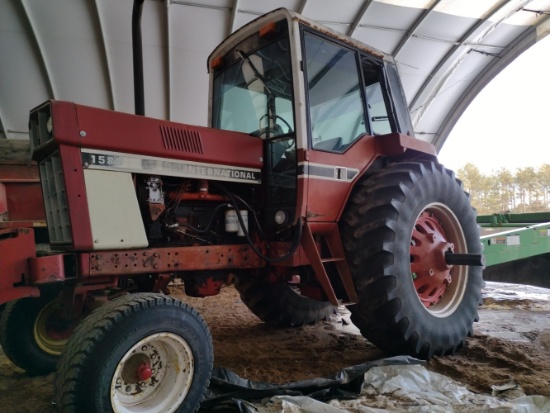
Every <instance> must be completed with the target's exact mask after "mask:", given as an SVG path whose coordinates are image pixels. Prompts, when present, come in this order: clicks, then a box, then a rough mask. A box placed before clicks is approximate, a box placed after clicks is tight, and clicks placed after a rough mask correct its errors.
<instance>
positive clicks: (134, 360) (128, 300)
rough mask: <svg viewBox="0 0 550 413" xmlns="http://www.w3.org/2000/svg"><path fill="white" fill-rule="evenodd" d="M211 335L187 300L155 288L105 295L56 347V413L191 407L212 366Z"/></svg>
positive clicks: (184, 411) (187, 410)
mask: <svg viewBox="0 0 550 413" xmlns="http://www.w3.org/2000/svg"><path fill="white" fill-rule="evenodd" d="M213 358H214V356H213V350H212V337H211V336H210V332H209V330H208V327H207V326H206V324H205V322H204V320H203V319H202V317H201V316H200V315H199V314H198V313H197V312H196V311H195V310H194V309H192V308H191V307H189V306H188V305H187V304H185V303H183V302H181V301H178V300H174V299H172V298H170V297H166V296H163V295H160V294H153V293H136V294H132V295H127V296H123V297H121V298H118V299H116V300H113V301H111V302H109V303H107V304H105V305H104V306H102V307H100V308H99V309H97V310H95V311H94V312H93V313H92V314H91V315H90V316H88V317H87V318H86V319H84V321H83V322H82V323H81V324H80V325H79V326H78V328H77V329H76V330H75V333H74V335H73V336H72V337H71V339H70V340H69V343H68V344H67V347H66V350H65V352H64V353H63V355H62V357H61V360H60V363H59V368H58V372H57V377H56V380H55V399H56V403H57V406H58V408H59V409H60V411H62V412H64V413H77V412H78V413H86V412H117V413H137V412H144V411H147V412H163V413H173V412H180V413H192V412H195V411H196V410H197V409H198V408H199V405H200V403H201V401H202V400H203V398H204V395H205V393H206V390H207V388H208V383H209V381H210V377H211V374H212V366H213Z"/></svg>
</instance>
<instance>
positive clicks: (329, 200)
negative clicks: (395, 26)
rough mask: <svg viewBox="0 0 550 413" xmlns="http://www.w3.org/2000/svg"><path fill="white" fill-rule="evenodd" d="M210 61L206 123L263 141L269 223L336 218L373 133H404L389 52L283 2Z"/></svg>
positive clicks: (372, 150) (371, 146)
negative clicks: (287, 7)
mask: <svg viewBox="0 0 550 413" xmlns="http://www.w3.org/2000/svg"><path fill="white" fill-rule="evenodd" d="M208 67H209V71H210V80H211V82H210V85H211V88H210V116H209V118H210V126H211V127H213V128H217V129H226V130H232V131H239V132H244V133H247V134H250V135H253V136H257V137H258V138H259V139H263V140H264V141H265V145H264V147H265V152H264V169H263V181H264V184H265V187H266V198H267V202H266V205H267V207H266V209H265V212H266V219H267V223H276V224H278V225H285V224H289V223H294V222H295V221H296V219H297V217H299V216H302V217H307V218H308V220H310V221H311V220H313V221H315V220H317V221H325V222H326V221H332V222H334V221H337V220H338V217H339V216H340V214H341V212H342V207H343V204H344V203H345V198H346V197H347V195H349V190H350V188H351V185H350V184H351V182H352V181H354V180H355V179H356V178H358V177H359V176H360V175H361V174H362V173H363V172H364V171H365V169H366V168H367V167H368V166H369V165H370V164H372V163H373V162H374V160H375V159H376V158H378V155H379V154H377V148H376V145H375V137H376V136H381V135H388V134H390V135H391V134H406V135H412V127H411V123H410V119H409V115H408V111H407V106H406V102H405V99H404V95H403V92H402V88H401V84H400V83H399V79H398V74H397V69H396V67H395V64H394V62H393V60H392V58H391V57H389V56H387V55H385V54H384V53H382V52H379V51H376V50H373V49H372V48H369V47H367V46H366V45H363V44H361V43H359V42H356V41H354V40H352V39H349V38H345V37H344V36H343V35H341V34H338V33H336V32H332V31H330V30H327V28H326V27H321V26H319V25H318V24H316V23H315V22H312V21H309V20H307V19H305V18H303V17H302V16H299V15H297V14H295V13H293V12H290V11H288V10H285V9H278V10H275V11H273V12H271V13H268V14H267V15H265V16H262V17H261V18H258V19H256V20H254V21H253V22H251V23H249V24H248V25H247V26H245V27H243V28H241V29H240V30H238V31H237V32H236V33H234V34H233V35H232V36H230V37H229V38H228V39H227V40H225V41H224V42H223V43H222V44H221V45H220V46H218V48H216V50H215V51H214V52H213V53H212V54H211V56H210V58H209V61H208ZM361 141H363V142H362V143H360V142H361Z"/></svg>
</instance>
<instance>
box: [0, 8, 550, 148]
mask: <svg viewBox="0 0 550 413" xmlns="http://www.w3.org/2000/svg"><path fill="white" fill-rule="evenodd" d="M132 5H133V0H48V1H43V0H0V138H9V139H27V138H28V134H27V131H26V130H27V116H28V112H29V110H30V109H31V108H32V107H34V106H36V105H38V104H39V103H41V102H43V101H45V100H47V99H49V98H54V99H60V100H70V101H75V102H79V103H82V104H87V105H92V106H99V107H103V108H108V109H115V110H118V111H124V112H132V111H133V107H134V100H133V80H132V79H133V77H132V47H131V14H132ZM278 7H286V8H289V9H292V10H295V11H297V12H299V13H301V14H303V15H305V16H307V17H309V18H311V19H314V20H317V21H319V22H321V23H324V24H325V25H327V26H329V27H331V28H333V29H335V30H337V31H340V32H342V33H346V34H348V35H350V36H352V37H354V38H356V39H358V40H360V41H362V42H364V43H367V44H369V45H371V46H374V47H376V48H378V49H381V50H383V51H385V52H388V53H391V54H393V55H394V56H396V59H397V61H398V62H399V70H400V72H401V75H402V78H403V82H404V87H405V92H406V95H407V99H408V102H409V107H410V111H411V114H412V119H413V123H414V127H415V132H416V135H417V137H419V138H421V139H424V140H427V141H430V142H432V143H434V144H435V145H436V147H438V148H440V147H441V145H442V144H443V142H444V141H445V139H446V137H447V135H448V133H449V131H450V130H451V129H452V127H453V125H454V124H455V122H456V121H457V119H458V118H459V117H460V115H461V114H462V112H463V111H464V109H465V108H466V107H467V106H468V104H469V103H470V102H471V100H472V99H473V98H474V97H475V96H476V95H477V93H478V92H479V91H480V90H481V89H482V88H483V87H484V86H485V85H486V84H487V82H489V81H490V80H491V79H492V78H493V77H494V76H495V75H496V74H498V73H499V72H500V71H501V70H502V69H503V68H504V67H505V66H506V65H507V64H509V63H510V62H511V61H512V60H513V59H515V58H516V57H517V56H518V55H519V54H521V53H522V52H523V51H524V50H526V49H527V48H529V47H530V46H532V45H533V44H534V43H536V42H537V41H539V40H540V39H542V38H543V37H544V36H546V35H547V34H548V32H549V30H550V0H483V1H474V0H338V1H336V0H194V1H182V0H146V1H145V5H144V10H143V19H142V23H143V41H144V60H145V81H146V85H145V99H146V114H147V115H148V116H153V117H158V118H164V119H170V120H175V121H180V122H185V123H191V124H197V125H206V122H207V120H206V114H207V88H208V85H207V83H208V76H207V71H206V58H207V56H208V54H209V52H210V51H211V50H212V49H213V48H214V47H215V46H216V45H217V44H218V43H219V42H220V41H222V40H223V39H224V38H225V37H226V36H227V35H228V34H230V33H231V32H233V31H234V30H236V29H238V28H239V27H241V26H242V25H244V24H246V23H247V22H249V21H250V20H252V19H254V18H255V17H257V16H258V15H260V14H263V13H265V12H267V11H270V10H272V9H274V8H278ZM545 63H546V62H543V61H541V62H540V64H545ZM525 76H529V73H526V74H525ZM510 87H511V88H513V87H521V79H518V81H517V84H516V85H510Z"/></svg>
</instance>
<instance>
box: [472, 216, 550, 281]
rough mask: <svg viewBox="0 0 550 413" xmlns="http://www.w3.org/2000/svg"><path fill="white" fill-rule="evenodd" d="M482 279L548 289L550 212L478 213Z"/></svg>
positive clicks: (549, 278)
mask: <svg viewBox="0 0 550 413" xmlns="http://www.w3.org/2000/svg"><path fill="white" fill-rule="evenodd" d="M477 222H478V224H479V225H480V227H481V243H482V244H483V248H484V250H483V252H484V256H485V265H486V267H487V268H486V269H485V271H484V278H485V279H486V280H489V281H503V282H514V283H518V284H531V285H536V286H540V287H546V288H550V212H539V213H526V214H492V215H480V216H478V218H477Z"/></svg>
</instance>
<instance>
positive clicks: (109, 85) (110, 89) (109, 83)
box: [93, 0, 115, 110]
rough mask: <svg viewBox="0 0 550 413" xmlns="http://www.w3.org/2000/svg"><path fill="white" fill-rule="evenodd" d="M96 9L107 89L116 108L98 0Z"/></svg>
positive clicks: (110, 103) (111, 103) (113, 107)
mask: <svg viewBox="0 0 550 413" xmlns="http://www.w3.org/2000/svg"><path fill="white" fill-rule="evenodd" d="M94 5H95V8H94V11H93V13H94V14H95V18H96V19H97V22H98V25H99V38H100V39H99V43H100V45H99V48H100V49H101V52H102V53H103V65H102V66H103V69H104V71H105V78H106V79H107V89H108V93H107V94H108V96H109V107H110V109H113V110H114V109H115V92H114V90H113V78H112V74H111V67H110V64H109V53H108V50H107V42H106V41H105V28H104V25H103V21H102V20H101V11H100V10H99V7H100V6H99V3H98V0H95V1H94Z"/></svg>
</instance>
